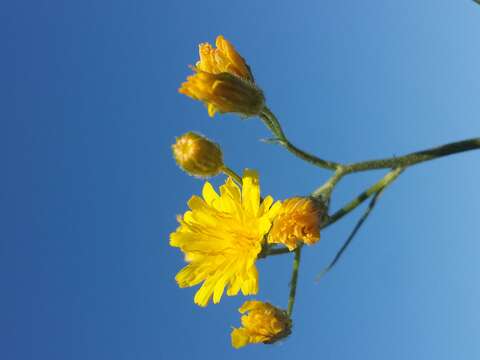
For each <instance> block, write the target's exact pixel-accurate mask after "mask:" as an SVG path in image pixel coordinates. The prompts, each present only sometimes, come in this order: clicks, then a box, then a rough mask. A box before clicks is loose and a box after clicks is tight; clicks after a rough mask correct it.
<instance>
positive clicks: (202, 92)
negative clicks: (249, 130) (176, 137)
mask: <svg viewBox="0 0 480 360" xmlns="http://www.w3.org/2000/svg"><path fill="white" fill-rule="evenodd" d="M216 45H217V48H216V49H214V48H212V46H211V45H210V44H208V43H204V44H200V49H199V53H200V61H198V62H197V64H196V66H194V67H193V70H194V71H195V74H193V75H191V76H189V77H187V81H186V82H184V83H182V85H181V87H180V89H179V90H178V91H179V92H180V93H182V94H185V95H187V96H190V97H191V98H193V99H195V100H200V101H202V102H203V103H204V104H205V105H206V106H207V109H208V114H209V115H210V116H212V117H213V116H214V115H215V113H216V112H220V113H229V112H230V113H238V114H240V115H242V116H246V117H248V116H255V115H258V114H259V113H260V112H261V111H262V109H263V108H264V105H265V97H264V96H263V93H262V91H261V90H260V89H259V88H258V87H257V86H256V85H255V83H254V80H253V75H252V73H251V71H250V68H249V67H248V65H247V64H246V63H245V60H243V58H242V57H241V56H240V55H239V54H238V53H237V51H236V50H235V49H234V47H233V45H232V44H230V43H229V42H228V41H227V40H225V39H224V38H223V36H218V37H217V41H216Z"/></svg>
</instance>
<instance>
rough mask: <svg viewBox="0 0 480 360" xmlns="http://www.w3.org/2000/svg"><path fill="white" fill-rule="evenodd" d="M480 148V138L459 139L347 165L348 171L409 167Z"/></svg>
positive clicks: (346, 169) (346, 170)
mask: <svg viewBox="0 0 480 360" xmlns="http://www.w3.org/2000/svg"><path fill="white" fill-rule="evenodd" d="M477 149H480V138H473V139H468V140H463V141H457V142H453V143H449V144H446V145H442V146H438V147H435V148H432V149H427V150H423V151H417V152H414V153H411V154H408V155H404V156H400V157H392V158H386V159H379V160H369V161H361V162H357V163H353V164H349V165H345V172H346V173H353V172H359V171H366V170H374V169H387V168H396V167H408V166H412V165H415V164H418V163H421V162H425V161H429V160H434V159H438V158H440V157H443V156H448V155H453V154H458V153H461V152H465V151H470V150H477Z"/></svg>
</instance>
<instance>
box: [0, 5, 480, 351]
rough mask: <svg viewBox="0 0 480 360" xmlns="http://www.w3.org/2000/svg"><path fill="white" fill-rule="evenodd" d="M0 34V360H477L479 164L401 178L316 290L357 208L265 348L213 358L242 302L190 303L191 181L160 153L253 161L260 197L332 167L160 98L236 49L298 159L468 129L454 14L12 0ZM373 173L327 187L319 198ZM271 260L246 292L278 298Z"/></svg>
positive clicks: (472, 102) (472, 109)
mask: <svg viewBox="0 0 480 360" xmlns="http://www.w3.org/2000/svg"><path fill="white" fill-rule="evenodd" d="M0 28H1V31H0V40H1V44H2V55H1V57H0V64H1V68H0V69H1V70H0V74H1V77H0V79H1V82H0V99H1V106H0V119H1V129H2V130H1V131H0V137H1V139H0V159H1V166H2V175H1V177H0V200H1V201H0V219H1V230H0V231H1V234H0V286H1V296H0V304H1V308H0V339H1V340H0V342H1V346H0V358H2V359H5V360H11V359H12V360H17V359H18V360H20V359H21V360H24V359H49V360H57V359H58V360H65V359H79V360H85V359H102V360H104V359H116V360H121V359H126V360H127V359H128V360H130V359H142V360H143V359H145V360H147V359H156V360H158V359H179V360H180V359H191V358H192V357H196V358H200V359H204V358H205V359H226V358H229V359H245V358H246V357H248V358H249V359H260V358H262V359H264V358H275V359H278V360H281V359H292V358H301V359H370V360H372V359H382V360H383V359H390V360H394V359H436V360H441V359H478V358H480V341H479V337H478V335H479V333H480V313H479V311H478V304H479V303H480V285H479V282H478V279H479V276H480V261H479V255H480V238H479V232H480V221H479V213H480V197H479V189H478V184H479V182H480V170H479V164H480V161H479V160H480V153H478V152H477V153H473V152H472V153H467V154H461V155H458V156H455V157H452V158H446V159H442V160H439V161H436V162H434V163H429V164H424V165H421V166H418V167H415V168H412V169H410V170H409V171H407V172H406V173H405V174H404V175H402V177H401V178H400V179H399V181H398V182H396V183H395V184H394V185H393V186H392V187H391V188H390V189H389V190H388V191H387V192H386V193H385V194H384V197H383V198H382V199H381V202H380V203H379V205H378V208H377V209H375V212H374V213H373V215H372V217H371V218H370V219H369V220H368V222H367V224H366V226H365V227H364V228H362V230H361V232H360V234H359V236H358V237H357V238H356V239H355V242H354V243H353V245H352V246H351V248H350V249H349V251H348V253H347V254H346V255H345V257H344V258H343V259H342V261H341V262H340V263H339V265H338V266H337V268H335V269H334V271H332V272H331V273H330V274H329V275H328V276H327V277H326V278H324V280H323V281H322V282H321V283H320V284H315V282H314V278H315V275H316V274H317V272H318V271H319V270H321V269H322V268H323V267H324V266H325V265H326V264H327V262H328V261H329V260H330V259H331V258H332V257H333V255H334V254H335V252H336V250H337V249H338V247H339V246H340V244H341V243H342V241H343V240H344V239H345V238H346V236H347V235H348V233H349V231H350V230H351V228H352V227H353V225H354V223H355V221H356V219H357V218H358V216H360V212H359V211H357V212H355V213H354V214H352V215H351V216H349V217H348V218H346V219H344V220H342V221H341V222H340V223H338V225H336V226H335V227H332V228H329V229H328V230H326V231H325V232H324V233H323V237H322V241H321V242H320V243H319V244H318V245H317V246H315V247H313V248H308V249H307V251H305V252H304V257H303V262H302V265H301V270H300V271H301V273H300V280H299V288H298V291H299V293H298V300H297V304H296V308H295V312H294V322H295V324H294V331H293V334H292V336H291V337H290V338H289V339H288V340H286V341H284V342H283V343H282V344H278V345H274V346H252V347H248V348H245V349H242V350H238V351H237V350H234V349H232V348H231V346H230V339H229V333H230V329H231V326H237V325H238V324H239V314H238V313H237V308H238V307H239V305H240V304H241V303H243V301H244V300H245V298H243V297H241V296H239V297H235V298H224V299H223V300H222V302H221V303H220V304H219V305H216V306H213V305H211V306H209V307H208V308H206V309H201V308H199V307H197V306H196V305H194V304H193V294H194V292H195V289H179V288H178V287H177V286H176V284H175V281H174V275H175V274H176V272H177V271H178V270H179V269H180V268H181V267H182V266H183V260H182V255H181V253H180V252H179V251H178V249H173V248H171V247H169V245H168V237H169V233H170V232H171V231H173V230H175V228H176V226H177V225H176V221H175V215H176V214H179V213H182V212H183V211H185V209H186V200H187V199H188V198H189V197H190V196H191V195H192V194H197V193H199V192H200V190H201V187H202V182H201V181H199V180H196V179H194V178H191V177H188V176H186V175H184V174H183V173H182V172H181V171H180V170H179V169H178V168H177V167H176V166H175V163H174V162H173V160H172V158H171V153H170V145H171V144H172V142H173V141H174V138H175V136H177V135H180V134H182V133H183V132H186V131H188V130H196V131H200V132H202V133H204V134H206V135H208V136H209V137H211V138H212V139H215V140H216V141H218V142H219V143H221V145H222V147H223V149H224V153H225V158H226V161H227V163H228V164H229V165H230V166H231V167H232V168H235V169H238V170H241V169H242V168H244V167H251V168H256V169H259V170H260V172H261V183H262V188H263V191H264V194H267V193H269V194H272V195H273V196H274V197H275V198H285V197H288V196H291V195H296V194H307V193H309V192H310V191H312V190H313V189H314V188H316V187H317V186H318V185H320V184H321V183H322V182H323V181H325V180H326V179H327V177H328V175H329V174H328V172H326V171H322V170H320V169H316V168H313V167H310V166H309V165H307V164H304V163H302V162H301V161H300V160H298V159H296V158H294V157H293V156H292V155H290V154H289V153H287V152H285V151H284V150H283V149H281V148H279V147H276V146H273V145H267V144H263V143H261V142H259V141H258V139H260V138H263V137H268V136H269V134H268V132H267V131H266V130H265V128H264V127H263V126H262V124H261V123H260V121H258V120H256V119H254V120H248V121H241V120H239V119H238V118H236V117H234V116H219V117H216V118H215V119H213V120H212V119H210V118H208V116H207V112H206V111H205V109H204V108H203V106H202V105H201V104H200V103H197V102H194V101H192V100H190V99H188V98H186V97H184V96H182V95H180V94H178V93H177V88H178V86H179V84H180V83H181V82H182V81H183V80H184V78H185V77H186V76H187V75H188V74H189V72H190V71H189V69H188V67H187V66H188V65H189V64H193V63H194V62H195V61H196V59H197V56H198V55H197V44H198V43H199V42H204V41H209V42H213V41H214V39H215V37H216V36H217V35H218V34H223V35H225V37H226V38H228V39H230V40H231V41H232V42H233V43H234V44H235V45H236V47H237V49H239V51H240V52H241V53H242V54H243V55H244V57H246V59H248V62H249V63H250V65H251V67H252V69H253V71H254V74H255V77H256V79H257V81H258V83H259V84H260V85H261V86H262V87H263V89H264V90H265V93H266V96H267V98H268V104H269V105H270V107H271V108H272V109H273V110H274V111H275V112H276V113H277V115H278V116H279V118H280V119H281V121H282V124H283V125H284V128H285V131H286V132H287V134H288V135H289V137H290V138H291V139H292V141H293V142H295V143H296V144H298V145H299V146H301V147H303V148H304V149H306V150H309V151H311V152H314V153H317V154H319V155H321V156H323V157H325V158H328V159H332V160H336V161H344V162H349V161H356V160H364V159H367V158H375V157H383V156H391V155H400V154H404V153H406V152H410V151H414V150H419V149H422V148H426V147H430V146H434V145H439V144H441V143H446V142H449V141H454V140H460V139H463V138H468V137H473V136H479V135H480V121H479V120H480V108H479V94H480V70H479V59H480V48H479V46H478V45H479V39H480V6H478V5H476V4H475V3H474V2H473V1H468V0H462V1H452V0H425V1H418V0H409V1H358V0H344V1H338V0H321V1H306V0H304V1H295V2H292V1H273V0H271V1H253V0H244V1H236V2H233V1H228V2H227V1H219V0H218V1H158V0H157V1H142V0H137V1H124V0H115V1H113V0H110V1H92V0H85V1H58V0H49V1H46V0H36V1H33V0H30V1H23V0H18V1H8V2H6V3H4V4H3V6H2V11H1V14H0ZM382 173H383V172H382V171H378V172H374V173H369V174H362V175H358V176H352V177H351V178H349V179H347V180H346V181H344V182H342V183H341V185H340V186H339V188H338V190H337V191H336V192H335V193H334V199H333V204H332V206H333V207H339V206H340V205H341V204H343V203H344V202H345V201H347V200H348V199H349V198H351V197H353V196H354V195H355V194H357V193H358V192H360V191H361V190H362V189H363V188H364V187H366V186H367V185H369V184H370V183H372V182H373V181H375V179H377V178H379V177H380V176H382ZM219 181H221V179H216V180H215V181H214V182H215V183H216V184H218V183H219ZM290 265H291V257H290V256H284V257H277V258H272V259H269V260H267V261H260V262H259V268H260V288H261V291H260V293H259V295H258V298H260V299H264V300H269V301H271V302H273V303H275V304H277V305H279V306H286V300H287V295H288V286H287V284H288V279H289V275H290Z"/></svg>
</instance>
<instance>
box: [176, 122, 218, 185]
mask: <svg viewBox="0 0 480 360" xmlns="http://www.w3.org/2000/svg"><path fill="white" fill-rule="evenodd" d="M172 151H173V157H174V158H175V161H176V162H177V164H178V166H180V168H181V169H182V170H184V171H185V172H186V173H188V174H190V175H194V176H198V177H210V176H215V175H218V174H219V173H220V172H221V171H222V168H223V166H224V164H223V154H222V150H221V149H220V147H219V146H218V145H217V144H215V143H214V142H212V141H210V140H209V139H207V138H206V137H204V136H202V135H199V134H197V133H194V132H192V131H190V132H187V133H185V134H183V135H182V136H180V137H178V138H177V139H176V142H175V144H173V145H172Z"/></svg>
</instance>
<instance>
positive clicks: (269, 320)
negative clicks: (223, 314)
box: [231, 300, 292, 349]
mask: <svg viewBox="0 0 480 360" xmlns="http://www.w3.org/2000/svg"><path fill="white" fill-rule="evenodd" d="M239 311H240V313H242V314H244V313H246V312H248V314H246V315H243V316H242V319H241V321H242V327H241V328H236V329H233V331H232V334H231V338H232V346H233V347H234V348H236V349H238V348H241V347H243V346H245V345H247V344H256V343H264V344H273V343H275V342H277V341H278V340H280V339H283V338H284V337H286V336H288V335H290V333H291V329H292V320H291V319H290V317H289V316H288V315H287V312H286V311H284V310H281V309H279V308H277V307H275V306H273V305H272V304H270V303H268V302H262V301H256V300H251V301H246V302H245V303H244V304H243V305H242V307H241V308H240V309H239Z"/></svg>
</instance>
